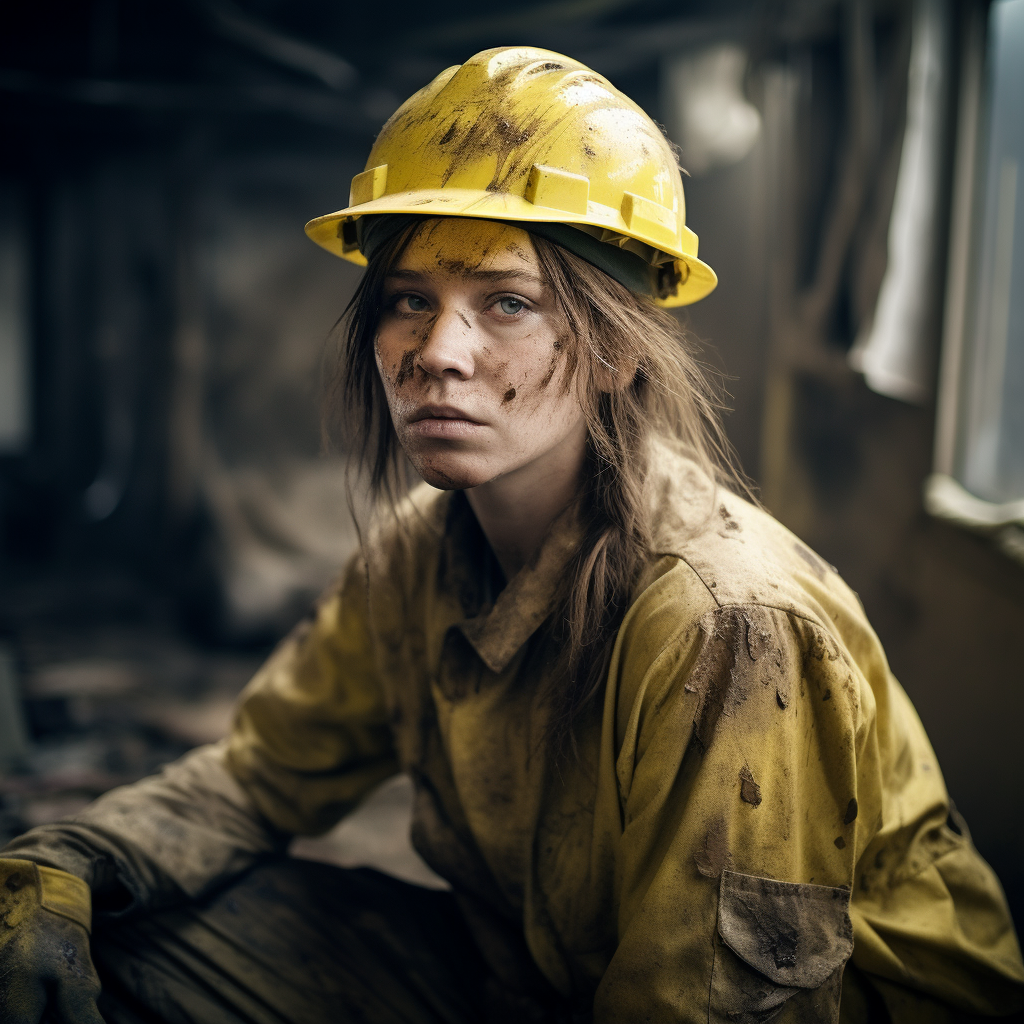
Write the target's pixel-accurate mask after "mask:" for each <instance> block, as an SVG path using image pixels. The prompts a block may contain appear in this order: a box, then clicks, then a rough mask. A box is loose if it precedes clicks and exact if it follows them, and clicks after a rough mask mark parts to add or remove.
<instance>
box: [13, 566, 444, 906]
mask: <svg viewBox="0 0 1024 1024" xmlns="http://www.w3.org/2000/svg"><path fill="white" fill-rule="evenodd" d="M89 585H90V586H95V585H96V584H95V581H94V580H93V581H91V582H90V584H89ZM87 589H88V588H86V590H87ZM101 589H102V588H101ZM115 589H116V586H115ZM124 589H125V592H124V593H123V594H121V598H122V600H121V601H120V603H119V602H118V601H114V602H111V601H110V594H109V593H106V594H105V595H99V596H97V597H96V600H95V601H93V602H92V605H93V610H94V611H95V614H90V611H89V608H88V605H89V604H90V601H89V594H88V593H77V594H76V596H75V597H74V599H73V600H70V601H65V602H63V603H62V602H61V601H60V600H55V598H54V595H53V593H50V594H47V593H45V592H43V593H39V586H38V585H37V586H36V589H35V591H33V590H32V588H29V590H27V591H26V590H24V589H23V590H22V591H20V592H18V591H14V590H12V589H11V588H10V587H7V588H6V589H3V590H2V592H0V625H2V631H0V845H2V844H3V843H5V842H6V841H7V840H8V839H10V838H12V837H14V836H16V835H18V834H20V833H21V832H23V831H24V830H26V829H28V828H32V827H33V826H36V825H42V824H46V823H49V822H53V821H57V820H59V819H60V818H63V817H67V816H69V815H73V814H75V813H77V812H78V811H80V810H81V809H82V808H83V807H85V806H86V804H88V803H89V802H90V801H91V800H93V799H95V798H96V797H97V796H99V795H100V794H102V793H104V792H106V791H107V790H108V789H111V788H113V787H115V786H120V785H125V784H128V783H131V782H134V781H136V780H137V779H139V778H142V777H143V776H145V775H149V774H151V773H153V772H155V771H157V770H158V769H159V768H160V766H161V765H163V764H165V763H167V762H168V761H171V760H173V759H175V758H177V757H179V756H181V755H182V754H183V753H185V751H187V750H189V749H191V748H192V747H194V746H197V745H199V744H202V743H209V742H213V741H215V740H217V739H219V738H221V737H222V736H224V735H225V734H226V733H227V731H228V729H229V728H230V724H231V716H232V710H233V707H234V705H235V702H236V700H237V698H238V695H239V693H240V692H241V690H242V688H243V687H244V686H245V684H246V682H247V681H248V680H249V679H250V677H251V676H252V674H253V673H254V671H255V670H256V669H257V668H258V667H259V665H260V663H261V661H262V660H263V658H264V657H265V656H266V653H267V649H266V648H263V649H255V650H231V649H211V648H206V647H203V646H201V645H199V644H197V643H195V642H193V641H191V640H189V639H188V638H187V637H186V636H185V635H184V634H183V633H182V632H181V631H180V630H179V629H177V628H176V627H175V626H174V625H173V623H171V622H169V621H168V620H167V618H166V617H165V616H162V615H161V614H159V611H157V612H156V613H154V612H153V609H152V608H150V609H148V610H147V609H146V608H145V607H144V606H145V602H146V595H145V594H142V593H140V594H138V595H136V598H135V604H136V605H138V607H136V608H135V609H134V611H135V612H137V613H138V614H134V613H133V614H124V612H125V611H128V612H132V604H133V599H132V594H131V587H127V588H124ZM43 590H44V591H45V587H44V588H43ZM108 590H109V587H108ZM111 604H113V605H114V606H116V607H115V611H116V610H117V608H120V611H119V613H118V614H111V613H110V609H111ZM411 814H412V785H411V783H410V781H409V779H408V777H406V776H402V775H399V776H396V777H395V778H393V779H390V780H388V781H387V782H385V783H383V784H382V785H381V786H380V787H378V789H377V790H376V791H375V792H374V793H372V794H371V795H370V796H369V797H368V798H367V800H366V801H364V803H363V804H362V805H361V806H360V807H359V808H358V809H357V810H356V811H355V812H354V813H353V814H351V815H349V816H348V818H346V819H345V820H344V821H342V822H341V823H340V824H339V825H338V826H337V827H336V828H335V829H333V830H332V831H331V832H329V833H328V834H327V835H326V836H323V837H320V838H317V839H306V838H304V839H299V840H296V842H295V843H294V845H293V853H294V854H295V855H296V856H299V857H304V858H307V859H310V860H318V861H325V862H328V863H335V864H340V865H342V866H352V867H354V866H359V865H369V866H372V867H376V868H378V869H380V870H382V871H386V872H388V873H390V874H394V875H396V876H397V877H399V878H402V879H405V880H406V881H410V882H413V883H416V884H421V885H426V886H430V887H434V888H443V887H445V883H444V882H443V881H442V880H441V879H440V878H438V877H437V876H436V875H435V874H434V873H433V872H432V871H431V870H430V869H429V868H428V867H427V866H426V864H424V863H423V861H422V860H420V858H419V857H418V855H417V854H416V853H415V851H414V850H413V848H412V845H411V843H410V841H409V825H410V821H411Z"/></svg>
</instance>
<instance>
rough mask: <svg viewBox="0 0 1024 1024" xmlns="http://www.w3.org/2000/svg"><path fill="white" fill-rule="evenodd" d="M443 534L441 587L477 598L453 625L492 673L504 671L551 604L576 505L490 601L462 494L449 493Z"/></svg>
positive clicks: (573, 545) (575, 529)
mask: <svg viewBox="0 0 1024 1024" xmlns="http://www.w3.org/2000/svg"><path fill="white" fill-rule="evenodd" d="M445 532H446V539H445V545H444V546H445V549H446V552H445V553H446V556H447V557H446V558H445V559H444V568H443V569H442V572H443V574H444V575H445V577H446V578H445V579H444V580H443V583H442V589H448V588H449V587H451V588H452V589H451V591H450V592H452V593H463V594H466V593H468V594H472V595H474V596H476V597H477V600H476V601H472V602H471V607H470V608H467V609H466V612H467V618H465V619H463V621H461V622H459V623H457V624H456V625H457V628H458V629H459V630H461V632H462V634H463V636H465V638H466V639H467V640H468V641H469V643H470V644H471V645H472V647H473V649H474V650H475V651H476V653H477V654H478V655H479V657H480V660H481V661H483V663H484V664H485V665H486V666H487V667H488V668H489V669H490V670H491V671H492V672H495V673H500V672H503V671H504V670H505V668H506V667H507V666H508V664H509V663H510V662H511V661H512V659H513V658H514V657H515V655H516V653H517V652H518V651H519V650H520V648H521V647H522V646H523V644H525V643H526V641H527V640H529V639H530V637H531V636H533V634H534V633H535V632H536V631H537V630H538V629H539V628H540V626H541V624H542V623H543V622H544V620H545V619H546V618H547V617H548V616H549V615H550V614H551V612H552V610H553V608H554V604H555V599H556V597H557V596H558V589H559V585H560V584H561V581H562V575H563V573H564V571H565V568H566V566H567V565H568V563H569V560H570V559H571V558H572V556H573V555H574V554H575V552H576V550H577V548H578V547H579V543H580V527H579V522H578V518H577V513H576V508H575V506H572V507H570V508H568V509H566V510H565V511H564V512H563V513H562V514H561V515H560V516H559V517H558V518H557V519H556V520H555V521H554V523H552V525H551V528H550V530H549V531H548V533H547V535H546V537H545V538H544V540H543V542H542V543H541V546H540V548H539V550H538V551H537V553H536V555H535V556H534V557H533V559H532V560H531V561H530V562H529V563H528V564H526V565H524V566H523V568H522V569H520V570H519V572H517V573H516V574H515V576H513V577H512V579H510V580H509V581H508V582H507V583H506V585H505V588H504V589H503V590H502V591H501V592H500V593H499V594H498V596H497V599H496V600H495V601H494V602H493V603H492V602H490V601H488V600H486V598H484V597H483V594H484V592H485V587H484V586H483V585H482V577H483V574H484V573H485V572H486V571H487V566H486V560H485V559H481V558H478V557H474V553H477V552H480V551H481V550H482V549H484V550H486V548H485V546H486V543H487V542H486V540H485V539H484V538H483V536H482V532H481V530H480V526H479V524H478V523H477V521H476V517H475V516H474V515H473V511H472V509H471V508H470V507H469V502H468V501H467V500H466V497H465V495H464V494H462V493H459V494H455V495H453V496H452V499H451V504H450V506H449V515H448V523H447V529H446V531H445ZM474 535H475V536H474ZM480 542H482V544H481V543H480ZM491 558H493V555H492V556H491ZM473 605H475V609H474V608H473V607H472V606H473ZM474 611H475V614H473V612H474Z"/></svg>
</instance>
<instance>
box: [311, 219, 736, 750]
mask: <svg viewBox="0 0 1024 1024" xmlns="http://www.w3.org/2000/svg"><path fill="white" fill-rule="evenodd" d="M414 234H415V228H414V229H409V230H407V231H405V232H404V233H401V234H400V235H398V236H396V237H395V238H393V239H392V240H391V241H390V242H389V243H387V244H386V245H385V246H384V247H382V249H381V251H380V252H379V253H377V255H376V256H375V258H374V259H373V260H372V261H371V262H370V264H369V266H368V267H367V270H366V273H365V275H364V277H363V279H362V281H361V283H360V285H359V288H358V289H357V291H356V293H355V295H354V296H353V298H352V301H351V302H350V303H349V305H348V307H347V309H346V311H345V313H344V315H343V316H342V319H341V320H340V321H339V324H340V325H341V326H342V328H343V329H342V333H341V341H342V345H341V351H340V358H339V359H338V361H337V364H336V366H335V367H334V370H333V372H332V373H331V374H330V376H329V378H328V390H327V402H326V404H325V431H326V436H328V437H330V436H331V434H333V433H334V432H335V431H336V430H337V428H339V427H340V428H341V429H342V430H343V431H344V432H345V434H346V435H347V439H348V440H349V445H346V447H348V448H349V451H350V452H351V453H352V455H353V456H354V457H355V460H356V465H357V467H358V468H360V469H362V470H364V471H365V472H366V474H367V478H368V483H369V488H370V491H371V494H372V495H373V496H375V497H381V496H387V497H389V498H390V499H391V501H392V503H394V502H395V501H396V500H397V498H398V497H399V496H400V494H401V492H402V490H403V489H404V488H405V487H406V486H407V477H406V473H405V471H404V466H403V462H402V458H401V450H400V448H399V445H398V441H397V438H396V436H395V432H394V429H393V427H392V424H391V418H390V415H389V412H388V407H387V401H386V398H385V395H384V389H383V386H382V384H381V381H380V377H379V375H378V373H377V367H376V362H375V358H374V339H375V337H376V333H377V326H378V322H379V319H380V315H381V311H382V308H383V301H382V296H383V288H384V281H385V278H386V277H387V274H388V272H389V270H390V268H391V267H392V266H393V265H394V264H395V263H396V262H397V261H398V260H399V259H400V258H401V255H402V252H403V251H404V249H405V247H406V246H407V245H408V243H409V241H410V239H411V238H412V237H413V235H414ZM531 240H532V242H533V245H534V248H535V249H536V251H537V255H538V258H539V262H540V266H541V270H542V273H543V275H544V276H545V278H546V279H547V281H548V283H549V285H550V287H551V289H552V291H553V293H554V295H555V298H556V302H557V306H558V309H559V313H560V315H561V317H562V320H563V324H562V328H563V329H562V330H561V332H560V333H561V335H562V340H563V357H564V363H563V368H562V375H561V386H562V387H563V388H565V389H569V388H570V387H572V386H574V385H575V386H576V387H577V391H578V393H579V395H580V399H581V402H582V406H583V412H584V416H585V418H586V423H587V428H588V444H587V453H586V465H585V468H584V483H583V490H582V493H581V495H580V505H579V515H580V524H581V527H582V531H583V537H582V543H581V544H580V547H579V549H578V551H577V553H576V555H575V556H574V557H573V559H572V561H571V563H570V565H569V566H568V568H567V572H566V573H565V574H564V579H565V583H564V584H563V590H562V592H561V593H560V594H559V598H558V601H557V603H556V610H555V612H554V615H553V619H552V627H553V629H554V630H555V631H556V633H557V634H558V635H559V638H560V640H561V641H562V642H561V644H560V649H561V652H562V653H561V662H560V665H559V668H558V671H556V672H555V674H554V678H555V680H556V685H555V690H554V692H552V693H551V694H550V695H549V698H550V701H551V704H552V710H553V717H552V734H553V736H554V737H555V739H556V740H557V742H558V745H560V746H564V745H565V743H566V742H567V743H568V744H569V745H574V737H573V723H574V722H575V721H576V719H577V718H578V716H579V715H580V713H581V712H582V711H583V709H584V708H585V707H587V705H588V704H589V703H590V702H591V701H592V699H593V698H594V696H595V695H596V694H597V693H598V692H599V691H600V690H601V687H602V685H603V681H604V675H605V673H606V671H607V665H608V659H609V657H610V654H611V648H612V645H613V643H614V640H615V635H616V633H617V631H618V627H619V624H620V623H621V621H622V617H623V615H624V614H625V612H626V610H627V609H628V607H629V604H630V602H631V600H632V597H633V588H634V586H635V584H636V582H637V577H638V575H639V573H640V570H641V568H642V567H643V565H644V563H645V560H646V559H647V557H648V556H649V554H650V551H651V523H650V522H649V514H648V510H647V507H646V503H645V500H644V480H645V479H646V477H647V463H648V458H649V455H648V450H649V441H650V439H651V437H652V435H655V434H660V435H662V436H666V437H669V438H673V439H675V440H676V441H677V443H678V444H679V445H681V446H682V447H683V448H684V449H685V450H686V452H687V454H688V455H689V456H690V458H692V459H693V460H694V461H695V462H696V463H697V464H698V465H699V466H700V467H701V468H702V469H704V471H705V472H706V473H708V475H709V476H710V477H711V478H712V479H715V480H716V481H717V482H719V483H720V484H724V485H725V486H728V487H732V488H735V489H738V490H741V491H743V492H745V493H746V494H748V496H749V494H750V489H749V485H748V483H747V481H746V479H745V477H743V475H742V474H741V473H740V471H739V470H738V468H737V463H736V459H735V456H734V454H733V450H732V447H731V446H730V444H729V442H728V440H727V438H726V436H725V432H724V429H723V427H722V424H721V419H720V416H719V412H720V409H721V407H722V406H721V401H720V398H719V394H720V390H719V389H717V388H716V387H715V386H713V385H712V383H711V381H710V379H709V375H708V374H707V372H706V370H705V368H704V367H702V365H701V364H700V363H699V362H698V360H697V358H696V353H695V350H694V345H693V343H692V341H691V339H690V338H689V336H688V335H687V334H686V332H684V331H683V329H682V328H681V326H680V324H679V321H677V320H676V318H675V317H673V316H672V315H671V314H669V313H667V312H665V311H664V310H663V309H661V308H659V307H658V306H657V305H655V303H654V301H653V300H652V299H648V298H645V297H643V296H638V295H635V294H634V293H633V292H631V291H630V290H629V289H628V288H626V287H625V286H623V285H621V284H619V282H618V281H616V280H614V279H613V278H612V277H610V276H609V275H607V274H605V273H604V272H603V271H601V270H598V269H597V268H596V267H594V266H592V265H591V264H590V263H587V262H586V261H585V260H583V259H581V258H580V257H578V256H576V255H574V254H573V253H570V252H569V251H568V250H566V249H564V248H563V247H562V246H559V245H556V244H554V243H552V242H549V241H546V240H545V239H543V238H539V237H537V236H531ZM351 445H354V447H351Z"/></svg>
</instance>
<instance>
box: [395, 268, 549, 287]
mask: <svg viewBox="0 0 1024 1024" xmlns="http://www.w3.org/2000/svg"><path fill="white" fill-rule="evenodd" d="M427 276H428V275H427V274H426V273H425V272H424V271H422V270H397V269H396V270H391V271H389V272H388V276H387V278H386V280H389V281H390V280H392V279H394V280H399V281H422V280H423V278H425V277H427ZM459 276H460V277H468V278H472V279H473V280H476V281H509V280H513V281H516V280H518V281H525V282H528V283H530V284H537V285H541V286H542V287H543V286H544V285H545V284H546V282H545V280H544V279H543V278H542V277H538V276H537V275H536V274H531V273H529V271H526V270H463V271H460V272H459Z"/></svg>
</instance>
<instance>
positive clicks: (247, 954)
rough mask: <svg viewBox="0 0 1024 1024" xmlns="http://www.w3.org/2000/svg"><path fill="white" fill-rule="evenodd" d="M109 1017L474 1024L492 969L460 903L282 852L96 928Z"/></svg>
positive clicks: (193, 1022)
mask: <svg viewBox="0 0 1024 1024" xmlns="http://www.w3.org/2000/svg"><path fill="white" fill-rule="evenodd" d="M92 954H93V959H94V961H95V963H96V967H97V970H98V971H99V974H100V978H101V980H102V982H103V994H102V996H101V998H100V1004H99V1006H100V1011H101V1013H102V1014H103V1017H104V1020H106V1021H107V1024H242V1022H244V1024H347V1022H356V1021H358V1022H367V1024H371V1022H372V1024H469V1022H480V1021H482V1020H483V1019H484V1017H485V1011H484V1005H485V997H484V986H485V977H486V968H485V966H484V963H483V961H482V958H481V956H480V954H479V952H478V951H477V949H476V946H475V944H474V941H473V939H472V937H471V935H470V933H469V931H468V929H467V928H466V925H465V923H464V922H463V919H462V915H461V913H460V912H459V909H458V906H457V904H456V901H455V899H454V897H453V896H452V895H451V894H450V893H447V892H435V891H432V890H429V889H421V888H419V887H417V886H413V885H408V884H406V883H405V882H400V881H397V880H396V879H393V878H390V877H388V876H387V875H382V874H380V873H379V872H376V871H372V870H370V869H367V868H358V869H354V870H345V869H342V868H336V867H331V866H328V865H326V864H317V863H313V862H311V861H302V860H295V859H292V858H286V859H282V860H277V861H271V862H268V863H266V864H263V865H260V866H258V867H256V868H254V869H253V870H252V871H250V872H248V873H247V874H246V875H244V876H243V877H241V878H240V879H238V880H237V881H235V882H233V883H232V884H231V885H229V886H228V887H227V888H225V889H223V890H221V891H220V892H218V893H217V894H216V895H214V896H213V897H211V898H210V899H208V900H206V901H205V902H202V903H197V904H190V905H189V906H187V907H184V908H176V909H173V910H166V911H161V912H159V913H155V914H150V915H146V916H139V917H137V918H129V919H127V920H124V921H119V922H117V923H116V924H111V925H107V926H104V927H99V928H97V929H96V931H95V933H94V935H93V940H92Z"/></svg>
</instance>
